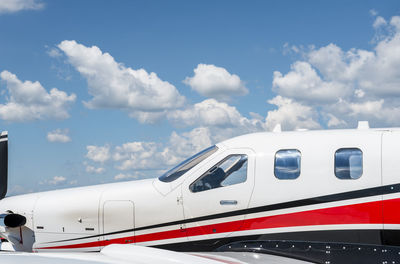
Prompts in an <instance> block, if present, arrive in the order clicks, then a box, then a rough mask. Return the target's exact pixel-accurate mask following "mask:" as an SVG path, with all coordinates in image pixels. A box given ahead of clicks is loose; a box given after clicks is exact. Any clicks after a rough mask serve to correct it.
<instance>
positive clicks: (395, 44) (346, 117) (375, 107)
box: [267, 16, 400, 127]
mask: <svg viewBox="0 0 400 264" xmlns="http://www.w3.org/2000/svg"><path fill="white" fill-rule="evenodd" d="M388 21H390V23H388V22H387V21H386V20H385V19H384V18H381V17H379V16H378V17H377V18H376V20H375V23H374V28H376V29H378V28H379V32H380V34H381V35H380V36H379V38H377V41H376V42H375V47H374V48H373V49H372V50H364V49H356V48H352V49H350V50H348V51H344V50H342V49H341V48H340V47H339V46H337V45H335V44H329V45H327V46H324V47H321V48H318V49H316V48H312V49H310V50H309V51H308V52H307V53H306V54H305V56H304V59H303V60H299V61H296V62H294V63H293V64H292V65H291V70H290V71H289V72H288V73H286V74H282V73H281V72H279V71H276V72H274V78H273V88H274V91H276V92H277V93H278V95H280V96H282V97H283V98H286V99H290V100H291V104H290V105H292V104H300V105H303V106H307V107H311V108H310V109H311V110H312V111H311V112H312V113H313V114H311V112H309V114H310V115H306V117H312V118H311V120H313V121H314V122H317V120H325V121H326V125H327V126H328V127H343V126H347V125H350V124H355V123H356V121H357V120H361V119H362V120H370V121H371V122H372V124H373V125H377V126H378V125H379V126H388V125H389V126H395V125H399V124H400V123H399V122H400V118H397V116H398V111H399V107H400V104H399V99H400V72H399V71H398V69H399V68H400V17H399V16H394V17H392V18H391V19H390V20H388ZM283 107H284V106H283V105H280V106H279V108H278V110H276V111H277V112H280V110H279V109H280V108H283ZM286 107H287V106H286ZM281 112H282V113H283V112H284V111H283V110H282V111H281ZM315 113H317V115H315ZM271 114H272V113H271ZM279 116H281V115H279ZM287 118H289V117H287ZM276 119H279V118H276ZM305 120H307V118H305ZM292 122H295V121H294V120H292ZM267 125H268V120H267ZM311 127H313V125H311Z"/></svg>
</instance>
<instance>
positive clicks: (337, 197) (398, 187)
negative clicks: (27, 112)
mask: <svg viewBox="0 0 400 264" xmlns="http://www.w3.org/2000/svg"><path fill="white" fill-rule="evenodd" d="M398 192H400V184H392V185H386V186H380V187H374V188H368V189H362V190H357V191H350V192H343V193H338V194H330V195H324V196H319V197H314V198H307V199H302V200H296V201H290V202H284V203H279V204H272V205H265V206H259V207H253V208H248V209H242V210H237V211H231V212H226V213H220V214H213V215H205V216H200V217H195V218H189V219H184V220H179V221H173V222H167V223H161V224H156V225H150V226H143V227H138V228H134V229H127V230H121V231H116V232H111V233H106V234H100V235H93V236H87V237H82V238H74V239H66V240H59V241H54V242H50V243H58V242H66V241H74V240H81V239H88V238H94V237H99V236H107V235H115V234H120V233H128V232H134V231H141V230H146V229H153V228H159V227H166V226H171V225H181V224H188V223H193V222H200V221H205V220H214V219H218V218H225V217H231V216H239V215H246V214H254V213H260V212H268V211H274V210H280V209H288V208H295V207H300V206H308V205H316V204H323V203H330V202H338V201H344V200H351V199H358V198H365V197H370V196H376V195H384V194H391V193H398Z"/></svg>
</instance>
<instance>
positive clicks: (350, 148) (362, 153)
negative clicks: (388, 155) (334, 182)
mask: <svg viewBox="0 0 400 264" xmlns="http://www.w3.org/2000/svg"><path fill="white" fill-rule="evenodd" d="M341 150H358V151H360V153H361V174H360V176H359V177H358V178H351V177H350V178H340V177H338V176H337V174H336V153H338V151H341ZM333 159H334V162H333V163H334V165H333V172H334V174H335V177H336V178H337V179H339V180H358V179H360V178H361V177H362V176H363V174H364V152H363V151H362V150H361V149H360V148H357V147H344V148H339V149H337V150H336V151H335V153H334V154H333ZM349 169H350V165H349Z"/></svg>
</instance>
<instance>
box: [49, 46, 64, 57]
mask: <svg viewBox="0 0 400 264" xmlns="http://www.w3.org/2000/svg"><path fill="white" fill-rule="evenodd" d="M47 55H49V56H50V57H52V58H59V57H61V56H62V54H61V52H60V50H59V49H56V48H49V49H48V50H47Z"/></svg>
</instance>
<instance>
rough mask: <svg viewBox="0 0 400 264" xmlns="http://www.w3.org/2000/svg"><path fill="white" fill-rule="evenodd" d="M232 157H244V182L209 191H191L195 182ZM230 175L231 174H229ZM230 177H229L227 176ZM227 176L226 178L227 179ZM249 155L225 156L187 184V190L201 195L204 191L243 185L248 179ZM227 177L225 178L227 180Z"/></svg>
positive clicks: (235, 154) (233, 154) (234, 154)
mask: <svg viewBox="0 0 400 264" xmlns="http://www.w3.org/2000/svg"><path fill="white" fill-rule="evenodd" d="M233 156H242V157H243V156H246V163H247V164H246V180H244V181H242V182H238V183H235V184H230V185H227V186H220V187H218V188H211V189H206V190H201V191H193V190H192V186H193V185H194V184H195V183H196V182H197V181H199V180H200V179H202V178H204V177H205V176H206V174H207V173H208V172H209V171H211V170H212V169H213V168H219V166H220V165H221V164H223V163H224V162H225V161H227V160H228V159H230V158H231V157H233ZM231 175H232V174H231ZM229 176H230V175H229ZM229 176H228V177H229ZM248 176H249V155H248V154H247V153H232V154H229V155H227V156H225V157H224V158H223V159H221V160H220V161H219V162H217V163H215V164H214V165H213V166H211V167H209V168H208V169H207V170H206V171H205V172H203V173H202V174H201V175H200V176H199V177H197V178H196V179H195V180H194V181H193V182H192V183H191V184H189V186H188V189H189V191H190V192H191V193H203V192H205V191H211V190H216V189H220V188H224V187H229V186H235V185H238V184H243V183H245V182H247V181H248V179H249V177H248ZM228 177H227V178H228ZM227 178H225V179H224V181H225V180H226V179H227Z"/></svg>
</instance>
